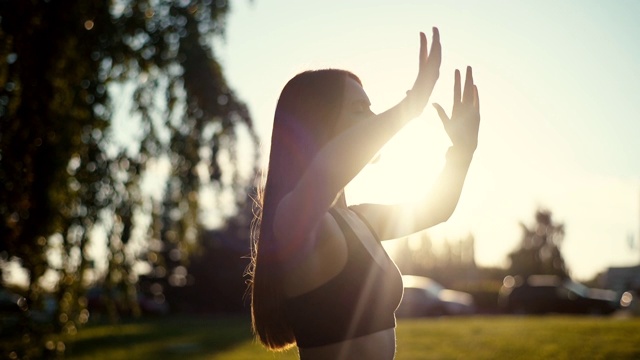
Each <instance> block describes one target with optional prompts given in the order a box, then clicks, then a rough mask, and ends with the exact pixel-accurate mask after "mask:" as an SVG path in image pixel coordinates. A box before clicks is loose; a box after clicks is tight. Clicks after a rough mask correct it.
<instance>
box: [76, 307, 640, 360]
mask: <svg viewBox="0 0 640 360" xmlns="http://www.w3.org/2000/svg"><path fill="white" fill-rule="evenodd" d="M639 329H640V318H637V317H635V318H634V317H624V316H611V317H593V316H575V317H570V316H531V317H529V316H517V317H513V316H473V317H458V318H453V317H441V318H424V319H400V320H399V321H398V330H397V331H398V345H397V348H398V349H397V356H396V359H398V360H409V359H640V331H639ZM65 344H66V351H65V352H66V354H67V357H66V358H68V359H73V360H81V359H92V360H100V359H110V360H113V359H116V360H117V359H196V360H197V359H221V360H223V359H225V360H233V359H237V360H245V359H257V360H259V359H265V360H278V359H296V358H297V356H296V355H297V352H296V350H295V349H291V350H289V351H286V352H282V353H270V352H267V351H266V350H264V349H263V348H262V347H261V346H260V345H258V344H257V343H256V342H255V341H254V340H253V339H252V337H251V332H250V325H249V319H248V318H247V317H245V316H224V317H219V316H204V317H198V316H179V317H177V316H176V317H167V318H156V319H146V320H138V321H134V322H123V323H120V324H116V325H114V324H93V325H89V326H87V327H85V328H84V329H82V330H81V331H79V332H78V334H77V335H76V336H75V337H74V338H73V339H67V341H65Z"/></svg>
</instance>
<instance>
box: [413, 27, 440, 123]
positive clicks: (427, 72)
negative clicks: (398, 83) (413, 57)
mask: <svg viewBox="0 0 640 360" xmlns="http://www.w3.org/2000/svg"><path fill="white" fill-rule="evenodd" d="M441 59H442V50H441V48H440V33H439V32H438V28H436V27H434V28H433V41H432V42H431V50H430V51H428V52H427V36H426V35H425V34H424V33H423V32H421V33H420V58H419V65H420V66H419V69H418V77H417V78H416V82H415V83H414V84H413V88H412V89H411V90H410V92H409V98H410V103H411V107H412V108H413V110H414V111H416V112H417V113H418V114H420V113H421V112H422V110H423V109H424V107H425V106H427V103H428V102H429V97H430V96H431V92H432V91H433V87H434V86H435V85H436V81H437V80H438V77H439V76H440V62H441Z"/></svg>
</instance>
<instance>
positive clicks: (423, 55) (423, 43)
mask: <svg viewBox="0 0 640 360" xmlns="http://www.w3.org/2000/svg"><path fill="white" fill-rule="evenodd" d="M419 55H420V59H419V66H420V68H421V69H422V68H423V67H424V66H426V65H427V59H428V54H427V35H425V34H424V33H423V32H420V53H419Z"/></svg>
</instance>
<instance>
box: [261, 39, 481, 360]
mask: <svg viewBox="0 0 640 360" xmlns="http://www.w3.org/2000/svg"><path fill="white" fill-rule="evenodd" d="M439 68H440V40H439V33H438V30H437V29H436V28H434V29H433V42H432V44H431V50H430V51H429V52H427V39H426V36H425V35H424V34H422V33H421V34H420V61H419V72H418V76H417V79H416V81H415V83H414V86H413V88H412V89H411V90H410V91H408V92H407V97H406V98H405V99H404V100H402V101H401V102H400V103H399V104H398V105H396V106H394V107H393V108H391V109H389V110H387V111H386V112H384V113H381V114H379V115H375V114H373V113H372V112H371V110H370V109H369V106H370V103H369V99H368V97H367V95H366V93H365V92H364V90H363V89H362V84H361V83H360V80H359V79H358V78H357V77H356V76H355V75H353V74H351V73H349V72H346V71H342V70H319V71H308V72H304V73H302V74H299V75H297V76H295V77H294V78H293V79H291V80H290V81H289V82H288V83H287V85H286V86H285V88H284V89H283V91H282V94H281V96H280V99H279V100H278V105H277V108H276V114H275V120H274V125H273V134H272V139H271V153H270V158H269V168H268V173H267V179H266V184H265V187H264V190H263V196H262V199H260V200H261V205H262V209H261V214H260V215H259V216H258V217H257V219H256V220H257V222H256V224H255V225H256V226H255V229H254V230H255V231H254V240H255V241H254V249H253V254H252V255H253V262H252V269H251V271H250V275H251V276H252V281H251V290H252V316H253V328H254V332H255V333H256V335H257V337H258V338H259V340H260V341H261V342H262V343H263V344H264V345H265V346H266V347H268V348H270V349H273V350H282V349H286V348H288V347H290V346H293V345H296V344H297V346H298V348H299V353H300V358H301V359H354V358H357V359H392V358H393V357H394V354H395V316H394V311H395V309H396V307H397V306H398V304H399V302H400V300H401V298H402V291H403V288H402V280H401V277H400V273H399V272H398V269H397V267H396V266H395V264H394V263H393V261H391V259H390V258H389V257H388V256H387V254H386V252H385V251H384V249H383V248H382V246H381V244H380V241H381V240H387V239H395V238H399V237H402V236H405V235H408V234H411V233H414V232H417V231H420V230H423V229H426V228H429V227H431V226H433V225H435V224H438V223H440V222H443V221H446V220H447V219H448V218H449V216H450V215H451V213H452V212H453V210H454V208H455V206H456V204H457V202H458V199H459V196H460V192H461V190H462V184H463V182H464V178H465V176H466V173H467V169H468V167H469V164H470V162H471V158H472V156H473V152H474V151H475V148H476V146H477V138H478V125H479V121H480V115H479V100H478V92H477V89H476V87H475V86H474V85H473V77H472V73H471V68H467V74H466V80H465V86H464V92H463V94H461V90H460V88H461V86H460V73H459V72H458V71H457V70H456V72H455V84H454V105H453V112H452V115H451V118H449V117H448V116H447V115H446V113H445V111H444V110H443V109H442V108H441V107H440V106H439V105H437V104H434V106H435V107H436V110H437V112H438V114H439V116H440V118H441V119H442V121H443V124H444V127H445V130H446V131H447V133H448V135H449V137H450V138H451V141H452V143H453V146H452V147H451V148H450V149H449V151H448V153H447V163H446V165H445V168H444V169H443V172H442V174H441V175H440V177H439V179H438V180H437V182H436V184H435V185H434V189H433V190H432V191H431V193H430V195H429V196H428V197H426V198H425V199H422V200H421V201H419V202H417V203H416V204H412V205H379V204H361V205H356V206H350V207H347V204H346V201H345V196H344V191H343V190H344V187H345V186H346V185H347V184H348V183H349V182H350V181H351V180H352V179H353V178H354V177H355V176H356V175H357V174H358V173H359V172H360V170H362V168H363V167H364V166H365V165H367V163H368V162H370V161H371V159H372V158H373V157H374V156H375V154H376V153H377V152H378V151H379V150H380V148H381V147H382V146H383V145H384V144H385V143H386V142H387V141H388V140H389V139H390V138H391V137H393V135H394V134H396V133H397V132H398V131H399V130H400V129H401V128H402V127H403V126H404V125H405V124H407V123H408V122H409V121H410V120H411V119H413V118H415V117H416V116H418V115H419V114H420V113H421V112H422V110H423V109H424V107H425V106H426V104H427V102H428V100H429V96H430V95H431V92H432V90H433V87H434V85H435V83H436V80H437V79H438V76H439Z"/></svg>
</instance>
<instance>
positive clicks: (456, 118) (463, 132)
mask: <svg viewBox="0 0 640 360" xmlns="http://www.w3.org/2000/svg"><path fill="white" fill-rule="evenodd" d="M433 106H434V107H435V108H436V110H437V111H438V115H439V116H440V119H441V120H442V124H443V125H444V129H445V130H446V131H447V135H449V138H450V139H451V142H452V143H453V146H454V147H456V148H459V149H464V150H466V151H469V152H470V153H473V152H474V151H475V149H476V148H477V147H478V130H479V127H480V98H479V97H478V88H477V87H476V86H475V85H474V84H473V74H472V71H471V67H470V66H467V75H466V79H465V82H464V92H463V93H462V98H461V97H460V71H459V70H456V71H455V82H454V87H453V110H452V112H451V118H449V116H447V113H446V112H445V111H444V109H443V108H442V106H440V105H438V104H436V103H434V104H433Z"/></svg>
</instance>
